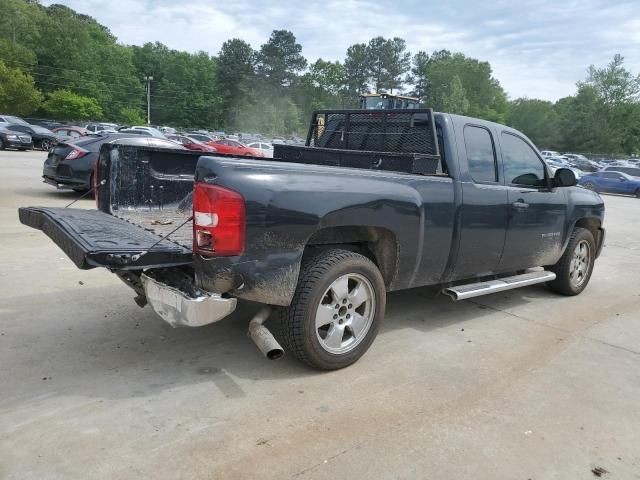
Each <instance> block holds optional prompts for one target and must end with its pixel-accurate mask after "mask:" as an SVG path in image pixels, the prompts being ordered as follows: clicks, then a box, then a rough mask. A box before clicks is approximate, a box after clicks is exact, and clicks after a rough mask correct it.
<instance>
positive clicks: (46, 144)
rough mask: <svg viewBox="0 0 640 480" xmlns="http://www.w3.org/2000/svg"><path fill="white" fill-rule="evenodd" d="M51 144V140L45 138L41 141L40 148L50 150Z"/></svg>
mask: <svg viewBox="0 0 640 480" xmlns="http://www.w3.org/2000/svg"><path fill="white" fill-rule="evenodd" d="M50 146H51V143H50V142H49V140H43V141H42V142H41V143H40V149H41V150H49V147H50Z"/></svg>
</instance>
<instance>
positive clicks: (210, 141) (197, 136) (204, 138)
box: [184, 132, 219, 148]
mask: <svg viewBox="0 0 640 480" xmlns="http://www.w3.org/2000/svg"><path fill="white" fill-rule="evenodd" d="M184 136H185V137H189V138H193V139H194V140H198V141H199V142H202V143H206V144H207V145H209V146H210V147H213V148H215V143H216V142H217V141H218V140H219V138H218V137H215V136H212V135H207V134H204V133H197V132H189V133H185V134H184Z"/></svg>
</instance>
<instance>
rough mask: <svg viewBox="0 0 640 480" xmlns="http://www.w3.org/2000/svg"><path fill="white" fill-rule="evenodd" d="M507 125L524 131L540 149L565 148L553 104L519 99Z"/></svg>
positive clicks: (511, 105) (533, 99) (510, 106)
mask: <svg viewBox="0 0 640 480" xmlns="http://www.w3.org/2000/svg"><path fill="white" fill-rule="evenodd" d="M507 125H510V126H512V127H513V128H515V129H517V130H520V131H522V132H523V133H524V134H526V135H527V136H528V137H529V138H530V139H531V140H532V141H533V143H535V144H536V145H537V146H538V147H540V148H546V149H553V150H558V149H562V148H563V146H562V143H561V141H562V137H561V132H560V129H559V117H558V113H557V112H556V108H555V107H554V104H553V103H551V102H547V101H544V100H538V99H535V98H518V99H516V100H514V101H512V102H511V103H510V105H509V113H508V115H507Z"/></svg>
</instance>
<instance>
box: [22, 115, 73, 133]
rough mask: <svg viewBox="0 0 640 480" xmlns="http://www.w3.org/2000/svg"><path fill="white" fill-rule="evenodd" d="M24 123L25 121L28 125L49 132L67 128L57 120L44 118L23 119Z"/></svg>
mask: <svg viewBox="0 0 640 480" xmlns="http://www.w3.org/2000/svg"><path fill="white" fill-rule="evenodd" d="M25 121H27V122H28V123H29V125H38V126H39V127H44V128H47V129H49V130H53V129H54V128H58V127H65V126H67V124H66V123H64V122H60V121H58V120H48V119H46V118H25Z"/></svg>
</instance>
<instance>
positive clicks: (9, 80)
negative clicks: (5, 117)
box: [0, 61, 42, 115]
mask: <svg viewBox="0 0 640 480" xmlns="http://www.w3.org/2000/svg"><path fill="white" fill-rule="evenodd" d="M41 102H42V93H40V91H39V90H38V89H37V88H36V86H35V84H34V81H33V78H32V77H31V75H29V74H26V73H24V72H22V71H21V70H20V69H18V68H10V67H7V66H6V65H5V64H4V62H2V61H0V111H3V112H7V113H12V114H14V115H28V114H30V113H32V112H33V111H35V110H36V109H37V108H38V107H39V106H40V104H41Z"/></svg>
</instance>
